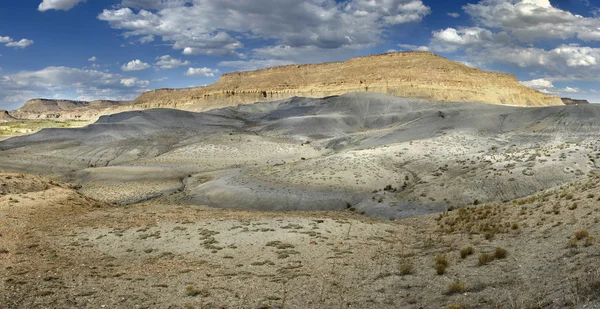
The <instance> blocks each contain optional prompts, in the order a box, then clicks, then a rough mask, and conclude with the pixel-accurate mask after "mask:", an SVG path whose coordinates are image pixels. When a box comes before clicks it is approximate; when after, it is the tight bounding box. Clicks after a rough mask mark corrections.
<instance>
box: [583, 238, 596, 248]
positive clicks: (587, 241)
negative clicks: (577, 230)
mask: <svg viewBox="0 0 600 309" xmlns="http://www.w3.org/2000/svg"><path fill="white" fill-rule="evenodd" d="M595 240H596V238H594V237H592V236H588V237H586V238H585V241H584V242H583V246H584V247H589V246H591V245H593V244H594V241H595Z"/></svg>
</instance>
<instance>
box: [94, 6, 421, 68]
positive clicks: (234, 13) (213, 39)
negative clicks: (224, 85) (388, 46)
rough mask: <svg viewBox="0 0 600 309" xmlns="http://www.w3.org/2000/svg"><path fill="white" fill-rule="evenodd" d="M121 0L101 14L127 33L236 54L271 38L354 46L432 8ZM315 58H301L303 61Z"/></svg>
mask: <svg viewBox="0 0 600 309" xmlns="http://www.w3.org/2000/svg"><path fill="white" fill-rule="evenodd" d="M121 5H122V7H121V8H114V9H108V10H104V11H103V12H102V13H101V14H99V15H98V18H99V19H100V20H103V21H106V22H108V23H109V24H110V26H111V27H112V28H115V29H120V30H123V35H124V36H125V37H147V36H156V37H160V38H161V39H162V40H163V41H164V42H167V43H168V44H170V45H171V46H172V48H174V49H176V50H181V51H182V53H183V54H185V55H195V54H202V55H219V56H239V57H241V56H243V55H242V54H241V53H240V50H242V49H243V48H244V45H243V44H242V42H241V41H242V40H244V39H246V40H251V41H252V40H256V41H263V40H269V41H272V42H274V44H273V45H272V46H265V48H278V47H280V46H285V47H289V48H291V49H311V48H312V49H320V50H324V51H327V52H329V53H330V54H331V53H332V51H333V50H341V49H343V50H347V49H354V50H356V49H359V48H363V47H368V46H372V45H374V44H376V43H378V42H380V41H381V40H382V39H383V37H384V32H385V31H386V30H387V29H389V28H390V27H391V26H393V25H398V24H403V23H409V22H418V21H420V20H422V18H423V17H424V16H426V15H428V14H429V13H430V8H429V7H427V6H425V5H424V4H423V2H422V1H421V0H344V1H333V0H306V1H297V0H259V1H241V2H240V1H238V0H220V1H213V0H172V1H161V0H123V1H122V2H121ZM135 10H139V11H135ZM253 52H255V51H253ZM292 54H293V53H292ZM318 54H319V55H323V54H325V52H318ZM311 56H312V55H311V54H304V55H302V57H303V59H304V60H303V61H306V59H308V58H310V57H311ZM259 58H261V57H259ZM262 59H269V58H265V57H262ZM310 59H312V58H310ZM286 60H297V58H295V59H291V58H289V59H286Z"/></svg>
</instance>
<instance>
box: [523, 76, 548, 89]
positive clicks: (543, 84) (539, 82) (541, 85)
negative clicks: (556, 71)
mask: <svg viewBox="0 0 600 309" xmlns="http://www.w3.org/2000/svg"><path fill="white" fill-rule="evenodd" d="M520 83H521V84H523V86H525V87H529V88H532V89H537V90H539V89H550V88H554V85H553V84H552V81H549V80H547V79H544V78H540V79H533V80H528V81H520Z"/></svg>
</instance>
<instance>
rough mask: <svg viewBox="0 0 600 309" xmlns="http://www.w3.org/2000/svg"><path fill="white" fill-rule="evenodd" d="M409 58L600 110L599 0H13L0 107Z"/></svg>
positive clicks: (3, 26) (122, 96)
mask: <svg viewBox="0 0 600 309" xmlns="http://www.w3.org/2000/svg"><path fill="white" fill-rule="evenodd" d="M413 50H418V51H431V52H433V53H436V54H438V55H441V56H444V57H447V58H449V59H451V60H455V61H459V62H462V63H464V64H466V65H469V66H472V67H476V68H480V69H484V70H492V71H499V72H505V73H510V74H514V75H515V76H516V77H517V78H518V80H519V81H520V82H521V83H522V84H524V85H526V86H528V87H531V88H534V89H537V90H539V91H542V92H544V93H548V94H554V95H559V96H563V97H572V98H578V99H588V100H590V101H591V102H600V83H599V82H600V1H598V0H550V1H549V0H452V1H450V0H305V1H301V0H18V1H16V0H4V1H0V109H8V110H11V109H16V108H19V107H20V106H22V105H23V104H24V103H25V102H26V101H27V100H28V99H32V98H40V97H41V98H56V99H58V98H61V99H72V100H97V99H112V100H130V99H134V98H135V97H137V96H138V95H139V94H140V93H142V92H143V91H148V90H152V89H157V88H183V87H194V86H202V85H206V84H210V83H213V82H215V81H217V80H218V79H219V77H220V75H221V74H223V73H227V72H231V71H239V70H253V69H259V68H264V67H270V66H275V65H286V64H293V63H296V64H301V63H317V62H324V61H342V60H346V59H349V58H353V57H357V56H364V55H369V54H378V53H385V52H389V51H413Z"/></svg>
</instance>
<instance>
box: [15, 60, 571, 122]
mask: <svg viewBox="0 0 600 309" xmlns="http://www.w3.org/2000/svg"><path fill="white" fill-rule="evenodd" d="M350 92H380V93H386V94H391V95H395V96H402V97H409V98H421V99H428V100H432V101H441V102H482V103H491V104H501V105H517V106H548V105H562V104H563V103H562V101H561V99H560V98H558V97H554V96H548V95H544V94H542V93H540V92H538V91H536V90H533V89H529V88H527V87H525V86H523V85H521V84H520V83H519V82H518V81H517V79H516V78H515V77H514V76H512V75H508V74H501V73H495V72H486V71H482V70H479V69H475V68H471V67H468V66H465V65H463V64H461V63H457V62H454V61H450V60H448V59H446V58H443V57H440V56H437V55H434V54H432V53H429V52H403V53H388V54H382V55H374V56H367V57H360V58H354V59H350V60H348V61H345V62H332V63H322V64H308V65H289V66H281V67H273V68H268V69H263V70H257V71H250V72H235V73H228V74H224V75H223V76H222V77H221V79H220V80H219V81H218V82H216V83H214V84H212V85H209V86H205V87H197V88H187V89H159V90H155V91H150V92H146V93H144V94H142V95H141V96H140V97H138V98H137V99H136V100H134V101H132V102H121V103H119V104H117V103H114V102H113V103H112V104H109V105H106V104H101V105H97V106H96V107H99V108H96V107H94V105H93V104H75V103H77V102H75V103H73V104H62V105H61V104H60V102H53V101H51V100H47V101H45V102H46V103H48V108H47V109H44V108H43V106H44V105H40V103H44V102H42V101H39V100H33V101H30V102H28V103H27V104H26V105H25V106H24V107H23V108H21V109H20V110H18V111H17V112H16V113H15V115H17V116H18V117H22V118H38V117H62V118H85V119H89V118H94V117H98V116H100V115H105V114H111V113H115V112H118V111H124V110H134V109H135V110H139V109H149V108H176V109H184V110H189V111H204V110H209V109H213V108H219V107H224V106H232V105H238V104H248V103H254V102H260V101H274V100H281V99H286V98H290V97H294V96H299V97H312V98H319V97H326V96H332V95H341V94H345V93H350ZM61 102H62V101H61ZM63 103H64V102H63ZM56 106H62V107H63V108H62V109H60V110H58V109H57V108H56Z"/></svg>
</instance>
